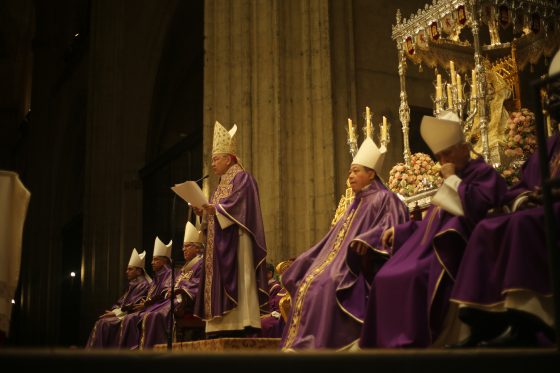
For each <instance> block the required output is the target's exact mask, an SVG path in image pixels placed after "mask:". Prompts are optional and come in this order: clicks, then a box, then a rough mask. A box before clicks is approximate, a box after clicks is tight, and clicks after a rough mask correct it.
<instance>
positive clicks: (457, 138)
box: [420, 110, 465, 154]
mask: <svg viewBox="0 0 560 373" xmlns="http://www.w3.org/2000/svg"><path fill="white" fill-rule="evenodd" d="M420 134H421V135H422V138H423V139H424V141H425V142H426V144H428V146H429V147H430V150H431V151H432V153H434V154H437V153H439V152H441V151H442V150H445V149H447V148H449V147H451V146H453V145H455V144H458V143H460V142H463V141H464V140H465V137H464V136H463V129H462V128H461V120H460V119H459V117H458V116H457V114H455V113H454V112H452V111H449V110H446V111H443V112H441V113H440V115H438V117H437V118H435V117H431V116H427V115H425V116H424V117H423V118H422V123H421V124H420Z"/></svg>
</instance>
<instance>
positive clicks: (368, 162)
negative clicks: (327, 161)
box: [352, 137, 387, 173]
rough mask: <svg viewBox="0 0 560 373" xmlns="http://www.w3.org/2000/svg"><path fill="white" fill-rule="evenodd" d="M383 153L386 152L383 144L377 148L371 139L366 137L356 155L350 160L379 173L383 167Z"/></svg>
mask: <svg viewBox="0 0 560 373" xmlns="http://www.w3.org/2000/svg"><path fill="white" fill-rule="evenodd" d="M385 154H387V149H386V148H385V146H383V145H381V147H380V148H378V147H377V145H375V143H374V142H373V140H372V139H370V138H369V137H368V138H366V139H365V140H364V142H363V143H362V145H360V149H358V152H357V153H356V156H355V157H354V159H353V160H352V164H359V165H361V166H364V167H367V168H371V169H372V170H375V172H377V173H379V172H381V168H382V167H383V161H384V160H385Z"/></svg>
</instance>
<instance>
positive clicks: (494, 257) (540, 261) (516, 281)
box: [451, 135, 560, 311]
mask: <svg viewBox="0 0 560 373" xmlns="http://www.w3.org/2000/svg"><path fill="white" fill-rule="evenodd" d="M547 154H548V160H549V164H550V175H552V176H556V177H558V176H559V175H560V139H559V136H558V135H554V136H552V137H550V138H549V139H548V141H547ZM540 184H541V178H540V169H539V159H538V154H537V152H535V153H534V154H533V155H532V156H531V157H530V158H529V159H528V160H527V162H525V164H524V165H523V172H522V179H521V181H520V182H519V184H518V185H516V186H514V187H512V190H515V192H517V194H519V193H522V192H524V191H530V190H532V189H534V187H535V186H540ZM511 196H512V197H514V196H515V194H514V193H511ZM553 210H554V213H555V216H556V219H560V203H559V202H556V203H555V204H554V205H553ZM557 247H559V248H560V245H557ZM548 263H549V260H548V251H547V247H546V241H545V232H544V210H543V208H542V206H539V207H533V208H529V209H526V210H520V211H517V212H514V213H510V214H506V215H502V216H497V217H492V218H487V219H484V220H483V221H481V222H480V223H479V224H478V225H477V226H476V228H475V230H474V231H473V234H472V235H471V237H470V239H469V243H468V245H467V247H466V249H465V255H464V258H463V261H462V263H461V266H460V268H459V271H458V274H457V278H456V283H455V287H454V289H453V293H452V295H451V298H452V299H451V300H452V301H453V302H457V303H462V304H466V305H471V306H478V307H480V308H482V309H484V308H493V309H496V308H497V309H501V310H502V311H505V308H504V302H505V297H506V296H507V294H508V293H510V292H515V291H519V290H522V291H525V292H532V293H535V294H538V295H541V296H545V297H549V296H552V288H551V280H550V273H549V269H548Z"/></svg>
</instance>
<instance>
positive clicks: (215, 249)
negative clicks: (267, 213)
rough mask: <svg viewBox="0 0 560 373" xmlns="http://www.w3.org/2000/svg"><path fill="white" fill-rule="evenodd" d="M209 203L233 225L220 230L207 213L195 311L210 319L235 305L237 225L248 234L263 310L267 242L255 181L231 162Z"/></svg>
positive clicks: (198, 315) (265, 299) (196, 313)
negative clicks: (202, 262)
mask: <svg viewBox="0 0 560 373" xmlns="http://www.w3.org/2000/svg"><path fill="white" fill-rule="evenodd" d="M211 203H212V204H214V205H215V207H216V211H217V212H219V213H220V214H222V215H224V216H225V217H227V218H228V219H230V220H231V221H233V222H234V224H232V225H230V226H228V227H227V228H225V229H222V228H221V227H220V224H219V222H218V220H217V217H216V215H212V216H208V227H207V232H206V237H207V239H206V249H205V254H204V265H203V268H202V275H201V278H200V289H199V291H198V293H197V295H196V302H195V307H194V314H195V315H196V316H197V317H200V318H201V319H203V320H211V319H213V318H215V317H221V316H223V315H224V314H226V313H227V312H228V311H230V310H232V309H233V308H235V307H237V301H238V294H237V276H238V273H239V268H237V267H238V265H237V252H238V248H239V229H240V228H243V229H245V230H246V232H247V233H248V234H249V236H250V237H251V242H252V252H253V266H254V270H255V278H256V281H257V284H256V288H257V293H258V294H257V296H258V302H259V306H260V307H261V308H263V309H264V308H265V307H266V305H267V303H268V291H267V289H268V284H267V278H266V268H265V264H266V263H265V258H266V243H265V238H264V226H263V222H262V216H261V207H260V202H259V190H258V187H257V182H256V181H255V179H254V178H253V176H251V175H250V174H249V173H247V172H246V171H245V170H243V168H242V167H241V166H240V165H239V164H234V165H233V166H231V167H230V168H229V169H228V170H227V171H226V173H225V174H224V175H222V177H221V179H220V184H219V185H218V187H217V188H216V191H215V192H214V193H213V195H212V198H211Z"/></svg>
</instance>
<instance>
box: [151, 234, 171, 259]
mask: <svg viewBox="0 0 560 373" xmlns="http://www.w3.org/2000/svg"><path fill="white" fill-rule="evenodd" d="M172 244H173V240H171V241H169V243H168V244H167V245H166V244H164V243H163V242H161V240H160V239H159V237H156V241H155V242H154V256H166V257H168V258H170V259H171V245H172Z"/></svg>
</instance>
